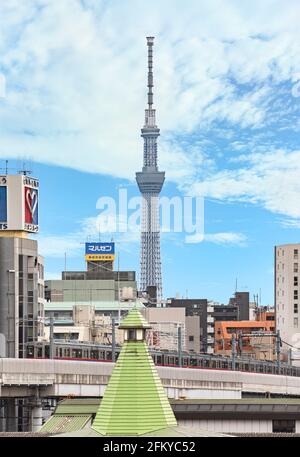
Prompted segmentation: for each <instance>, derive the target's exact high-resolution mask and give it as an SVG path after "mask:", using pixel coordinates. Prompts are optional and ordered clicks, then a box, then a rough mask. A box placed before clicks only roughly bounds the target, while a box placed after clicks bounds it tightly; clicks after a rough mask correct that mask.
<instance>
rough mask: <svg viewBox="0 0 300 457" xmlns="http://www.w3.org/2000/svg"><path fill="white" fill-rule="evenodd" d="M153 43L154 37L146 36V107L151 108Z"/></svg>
mask: <svg viewBox="0 0 300 457" xmlns="http://www.w3.org/2000/svg"><path fill="white" fill-rule="evenodd" d="M153 45H154V37H153V36H149V37H147V46H148V109H149V110H151V109H152V105H153Z"/></svg>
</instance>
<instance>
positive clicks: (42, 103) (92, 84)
mask: <svg viewBox="0 0 300 457" xmlns="http://www.w3.org/2000/svg"><path fill="white" fill-rule="evenodd" d="M38 3H39V2H36V1H33V0H32V1H30V2H29V4H30V6H31V7H30V8H28V7H27V8H24V9H23V8H20V9H19V10H18V12H14V16H13V15H12V12H11V11H9V6H7V5H1V7H0V11H1V13H2V15H3V17H5V19H6V23H7V29H4V30H3V31H2V32H1V33H2V35H1V36H2V38H3V40H2V45H1V46H2V53H3V62H2V65H1V67H0V72H1V74H2V76H3V78H4V79H5V91H3V93H2V95H3V96H2V97H1V99H0V108H1V110H0V120H1V135H0V152H1V159H3V161H4V160H5V159H6V158H8V159H9V160H10V163H9V166H12V167H14V166H15V165H16V167H17V168H18V164H16V163H15V159H16V158H17V157H19V158H20V159H21V160H23V159H24V160H25V161H26V162H27V163H30V161H32V164H31V165H32V168H33V176H35V175H36V176H37V177H39V178H40V182H41V195H40V213H41V218H40V225H41V234H40V235H39V240H40V246H41V253H42V254H44V255H45V257H46V262H45V263H46V273H47V274H48V276H49V277H53V276H55V275H56V276H57V275H59V273H60V271H61V270H63V269H64V253H65V252H67V261H68V264H69V267H70V268H74V269H76V268H78V267H79V265H83V262H84V252H83V246H82V245H80V243H81V242H84V241H86V237H87V236H88V235H89V234H90V235H91V236H94V237H95V239H96V240H97V227H96V226H95V218H96V217H97V214H98V211H97V209H96V202H97V200H98V198H99V197H100V196H101V195H107V196H112V197H114V198H116V199H117V190H118V188H119V187H120V186H121V187H125V188H127V189H128V192H129V193H130V194H131V195H132V196H134V195H137V189H136V184H135V183H134V172H135V170H136V169H137V168H136V167H137V164H138V163H141V148H140V138H139V135H138V129H139V127H140V115H141V112H142V109H143V106H144V102H145V93H144V92H145V91H144V81H145V66H144V65H143V62H144V38H145V36H147V35H149V34H151V35H152V34H153V35H155V36H156V39H157V44H158V43H159V46H157V48H156V51H157V73H156V91H157V100H159V125H160V128H161V130H162V138H161V139H160V143H159V147H160V162H159V166H160V169H163V170H164V169H165V170H167V182H166V184H165V186H164V189H163V194H164V195H166V196H169V197H170V198H171V197H172V196H174V195H178V196H180V197H183V196H184V195H193V196H196V195H200V194H202V195H204V199H205V237H204V241H203V242H199V243H197V239H195V240H194V243H193V244H192V243H190V244H187V243H185V241H184V239H183V235H182V234H167V233H166V234H164V233H163V234H162V256H163V265H164V269H163V276H164V295H165V296H166V297H167V296H174V295H175V294H176V292H179V293H180V295H183V296H185V295H186V289H187V290H188V292H187V294H188V296H190V297H208V298H210V299H215V300H217V301H222V302H226V301H227V300H228V298H229V296H230V295H231V294H232V292H234V289H235V280H236V278H238V288H239V289H242V290H249V291H250V294H251V295H252V294H253V293H258V292H259V289H262V302H263V304H267V303H269V304H272V303H273V253H274V246H275V245H278V244H284V243H294V242H298V241H299V227H300V222H299V221H300V219H299V218H300V213H299V203H298V202H299V196H300V195H299V194H300V188H299V172H300V170H299V163H300V161H299V139H298V137H297V133H298V132H299V100H300V98H299V80H300V62H299V55H300V54H299V51H298V47H299V39H298V38H299V32H298V29H297V27H298V25H297V21H296V19H295V17H296V14H295V10H297V9H298V8H299V6H298V5H297V3H296V2H290V3H289V5H286V4H285V3H283V2H275V3H274V2H265V3H264V5H260V3H259V2H251V3H250V2H249V3H247V2H246V3H244V5H243V6H241V5H239V4H238V2H234V1H233V2H230V3H227V5H230V6H229V7H227V8H226V9H224V8H223V9H222V8H220V13H219V12H218V11H217V8H216V6H217V5H219V6H220V5H224V2H212V3H213V6H208V5H201V6H199V5H198V3H196V2H191V3H190V4H189V5H188V6H187V8H186V10H185V13H184V15H182V16H181V17H179V15H176V13H175V12H172V13H170V8H167V6H164V7H161V8H160V13H159V15H157V14H156V13H155V12H153V11H152V12H151V13H150V16H151V17H150V19H149V20H146V19H145V18H143V15H142V14H141V7H140V6H138V4H137V3H135V4H134V5H133V6H132V7H129V6H128V5H127V6H124V5H121V4H120V3H117V4H115V5H114V6H105V7H104V6H103V4H100V3H99V5H98V6H97V5H96V4H95V3H94V2H91V1H90V2H79V1H75V0H74V1H72V2H71V3H72V6H73V7H74V8H73V9H72V10H71V11H67V10H66V8H67V7H66V6H64V5H54V4H53V5H50V4H47V2H44V3H45V5H44V7H43V8H39V7H38V6H39V5H38ZM68 3H69V4H71V3H70V2H68ZM84 5H85V6H84ZM272 5H275V7H273V8H272V7H271V6H272ZM27 6H28V5H27ZM102 8H103V9H102ZM154 10H155V8H154ZM253 11H255V15H254V14H253V13H252V12H253ZM67 12H68V14H69V15H70V17H69V20H70V21H72V20H73V19H72V18H74V17H76V23H77V28H76V30H75V31H74V30H73V29H72V28H71V29H69V28H68V27H66V28H65V29H64V28H63V27H62V19H64V21H65V19H66V17H67V16H68V14H67ZM125 12H126V13H127V14H126V16H128V18H129V19H128V20H129V21H132V24H131V25H132V27H129V28H128V30H126V31H125V32H124V36H122V39H120V36H119V34H118V24H119V23H120V21H121V19H122V18H123V17H124V14H125ZM224 12H225V19H226V20H223V14H224ZM221 13H222V14H221ZM73 15H75V16H73ZM194 16H195V17H196V18H197V21H193V17H194ZM203 16H205V18H206V19H205V20H206V22H207V24H206V23H205V22H203V21H202V22H201V27H199V21H201V17H203ZM112 18H114V26H115V28H111V27H109V25H108V24H109V23H111V20H112ZM137 18H139V21H140V22H139V26H133V24H134V23H135V21H136V19H137ZM154 18H155V19H156V21H152V20H151V19H154ZM279 18H280V20H279ZM108 19H109V20H108ZM266 19H268V25H267V26H266V23H265V21H266ZM174 20H175V22H176V27H173V26H172V21H174ZM148 21H149V22H148ZM153 22H154V23H155V26H154V27H153ZM12 23H16V24H17V27H14V28H13V31H14V32H13V33H12V32H11V30H12V27H11V24H12ZM187 24H189V27H188V29H187ZM45 27H47V30H48V31H49V33H48V34H47V38H46V37H45V36H44V35H42V34H41V31H42V30H44V29H45ZM9 30H10V33H9V32H8V31H9ZM63 30H64V32H63ZM78 31H80V32H81V36H84V39H79V38H78V33H77V32H78ZM100 37H101V38H100ZM67 68H68V69H70V71H69V72H68V71H66V70H67ZM75 69H76V78H75V77H74V70H75ZM72 75H73V76H72ZM3 78H2V79H3ZM120 100H121V102H120ZM38 162H40V163H38ZM45 164H47V165H45ZM2 166H3V167H4V166H5V164H4V162H3V165H2ZM114 238H115V241H116V242H119V241H120V244H119V245H118V246H119V249H120V250H121V255H120V262H121V266H122V268H130V269H135V270H136V271H139V265H138V263H139V252H138V251H139V236H136V235H135V234H132V233H129V234H128V235H127V236H126V237H125V236H123V234H122V236H118V234H115V235H114ZM102 239H103V240H106V237H105V234H103V235H102ZM187 266H188V267H189V268H187ZM251 295H250V297H251ZM251 298H252V297H251Z"/></svg>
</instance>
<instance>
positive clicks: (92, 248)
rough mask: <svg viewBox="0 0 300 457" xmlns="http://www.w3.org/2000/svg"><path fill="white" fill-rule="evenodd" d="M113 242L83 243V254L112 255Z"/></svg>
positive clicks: (113, 251) (113, 250) (113, 249)
mask: <svg viewBox="0 0 300 457" xmlns="http://www.w3.org/2000/svg"><path fill="white" fill-rule="evenodd" d="M114 253H115V243H102V242H101V243H100V242H98V243H94V242H92V243H85V255H114Z"/></svg>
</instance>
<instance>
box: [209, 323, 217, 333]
mask: <svg viewBox="0 0 300 457" xmlns="http://www.w3.org/2000/svg"><path fill="white" fill-rule="evenodd" d="M207 333H215V329H214V327H212V326H211V325H209V326H208V327H207Z"/></svg>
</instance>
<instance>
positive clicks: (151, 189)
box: [136, 37, 165, 300]
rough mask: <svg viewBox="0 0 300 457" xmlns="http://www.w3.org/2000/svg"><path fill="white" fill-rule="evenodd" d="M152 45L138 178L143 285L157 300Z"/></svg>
mask: <svg viewBox="0 0 300 457" xmlns="http://www.w3.org/2000/svg"><path fill="white" fill-rule="evenodd" d="M153 44H154V38H153V37H147V46H148V107H147V108H146V110H145V124H144V127H143V128H142V134H141V136H142V138H143V139H144V160H143V168H142V171H141V172H137V173H136V181H137V184H138V186H139V189H140V192H141V194H142V197H143V202H142V220H141V251H140V268H141V276H140V288H141V290H144V291H146V290H147V288H148V287H149V286H155V287H156V292H157V299H158V300H159V299H161V298H162V277H161V256H160V221H159V193H160V191H161V189H162V186H163V184H164V180H165V172H164V171H159V170H158V166H157V138H158V136H159V128H158V127H157V125H156V120H155V109H153Z"/></svg>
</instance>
